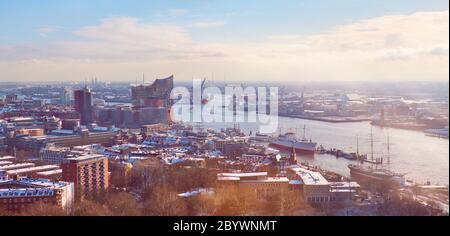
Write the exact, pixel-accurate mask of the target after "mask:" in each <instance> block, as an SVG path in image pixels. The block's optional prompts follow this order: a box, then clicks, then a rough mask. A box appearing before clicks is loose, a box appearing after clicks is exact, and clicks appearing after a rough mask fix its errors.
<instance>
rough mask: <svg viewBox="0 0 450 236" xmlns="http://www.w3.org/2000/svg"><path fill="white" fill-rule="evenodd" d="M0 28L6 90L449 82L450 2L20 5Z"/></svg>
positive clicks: (5, 5)
mask: <svg viewBox="0 0 450 236" xmlns="http://www.w3.org/2000/svg"><path fill="white" fill-rule="evenodd" d="M80 16H82V17H80ZM0 28H1V29H2V31H1V32H0V81H2V82H6V81H24V82H25V81H30V82H41V81H48V82H51V81H80V82H82V81H84V80H85V79H87V80H88V81H89V80H90V79H91V78H92V77H97V78H98V79H100V80H103V81H118V82H123V81H134V80H138V81H142V73H145V75H146V76H145V78H146V81H152V80H153V79H156V78H162V77H165V76H168V75H171V74H174V75H175V77H176V79H177V80H179V81H188V80H190V79H191V78H204V77H206V78H208V79H210V80H212V79H213V78H214V80H215V81H228V82H241V81H247V82H258V81H267V82H269V81H283V82H289V83H295V82H306V83H308V82H317V81H322V82H327V81H357V82H358V81H359V82H361V81H363V82H370V81H436V82H448V81H449V67H448V63H449V37H448V35H449V31H448V28H449V11H448V1H439V0H436V1H405V0H401V1H396V2H392V1H364V2H363V3H362V2H360V1H352V0H346V1H342V2H339V3H336V2H325V1H292V0H284V1H246V2H241V1H223V2H218V1H195V2H185V1H152V2H151V3H149V2H148V1H133V2H127V3H123V2H120V1H103V0H101V1H95V2H91V1H50V0H47V1H39V2H17V1H14V2H1V3H0Z"/></svg>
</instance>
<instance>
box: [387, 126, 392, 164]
mask: <svg viewBox="0 0 450 236" xmlns="http://www.w3.org/2000/svg"><path fill="white" fill-rule="evenodd" d="M387 167H388V170H391V144H390V141H389V128H388V129H387Z"/></svg>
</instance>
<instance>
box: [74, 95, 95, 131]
mask: <svg viewBox="0 0 450 236" xmlns="http://www.w3.org/2000/svg"><path fill="white" fill-rule="evenodd" d="M74 97H75V110H76V111H77V112H79V113H80V116H81V119H80V123H81V124H82V125H87V124H89V123H92V122H93V121H94V119H93V99H92V93H91V90H90V89H88V88H87V87H86V88H84V89H80V90H75V92H74Z"/></svg>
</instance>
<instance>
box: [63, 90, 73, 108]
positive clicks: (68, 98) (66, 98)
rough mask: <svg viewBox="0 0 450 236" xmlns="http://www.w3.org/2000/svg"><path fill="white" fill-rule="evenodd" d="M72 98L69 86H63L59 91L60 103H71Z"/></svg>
mask: <svg viewBox="0 0 450 236" xmlns="http://www.w3.org/2000/svg"><path fill="white" fill-rule="evenodd" d="M72 100H73V92H72V90H70V89H69V88H64V89H63V91H62V92H61V104H63V105H71V104H72Z"/></svg>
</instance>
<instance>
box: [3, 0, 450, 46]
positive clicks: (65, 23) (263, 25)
mask: <svg viewBox="0 0 450 236" xmlns="http://www.w3.org/2000/svg"><path fill="white" fill-rule="evenodd" d="M177 10H180V11H179V14H177V13H176V12H177ZM181 10H185V11H186V12H185V13H184V14H182V11H181ZM437 10H448V1H445V0H444V1H439V0H429V1H428V0H427V1H425V0H395V1H391V0H384V1H383V0H374V1H370V0H366V1H360V0H339V1H332V0H309V1H305V0H277V1H274V0H270V1H269V0H246V1H241V0H227V1H224V0H221V1H173V0H172V1H170V0H169V1H154V0H152V1H148V0H128V1H123V0H95V1H92V0H36V1H35V0H31V1H1V2H0V29H2V32H0V40H1V41H2V42H15V43H18V42H30V41H41V40H44V39H43V38H42V37H40V35H39V33H38V32H36V29H37V28H39V27H42V26H55V27H61V29H62V30H61V32H60V33H59V34H54V35H52V38H50V39H60V38H62V37H73V36H72V35H70V34H68V33H67V32H70V31H71V30H75V29H77V28H79V27H82V26H86V25H92V24H96V23H98V22H99V21H100V20H101V19H106V18H113V17H119V16H127V17H136V18H140V19H142V20H143V21H146V22H163V23H176V24H180V25H186V24H190V23H193V22H196V21H223V22H226V24H225V25H224V27H221V28H220V29H215V30H214V31H213V32H211V31H208V32H207V33H205V32H204V31H202V30H192V32H193V34H192V35H193V37H194V38H198V39H199V40H223V41H227V40H257V39H258V38H259V37H261V36H264V35H267V34H292V33H295V34H308V33H312V32H319V31H322V30H326V29H328V28H330V27H332V26H335V25H340V24H343V23H347V22H352V21H356V20H360V19H366V18H372V17H376V16H382V15H386V14H394V13H413V12H416V11H437ZM171 12H172V13H173V14H171ZM45 40H49V38H45Z"/></svg>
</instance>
